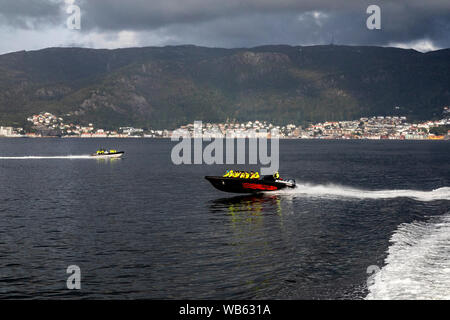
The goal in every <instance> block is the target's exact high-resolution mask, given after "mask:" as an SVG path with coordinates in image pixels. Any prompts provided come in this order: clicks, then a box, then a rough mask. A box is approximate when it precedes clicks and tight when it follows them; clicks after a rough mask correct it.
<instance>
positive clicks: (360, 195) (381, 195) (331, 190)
mask: <svg viewBox="0 0 450 320" xmlns="http://www.w3.org/2000/svg"><path fill="white" fill-rule="evenodd" d="M279 193H280V194H288V195H294V196H306V197H320V198H334V199H340V198H354V199H392V198H411V199H415V200H419V201H434V200H450V187H443V188H439V189H435V190H431V191H420V190H364V189H357V188H352V187H348V186H341V185H336V184H326V185H314V184H308V183H297V186H296V187H295V188H294V189H284V190H282V191H279Z"/></svg>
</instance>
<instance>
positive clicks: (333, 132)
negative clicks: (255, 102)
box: [0, 107, 450, 140]
mask: <svg viewBox="0 0 450 320" xmlns="http://www.w3.org/2000/svg"><path fill="white" fill-rule="evenodd" d="M27 120H28V121H29V122H30V123H32V127H31V128H32V130H30V131H29V132H26V131H25V130H24V129H23V128H14V127H4V126H0V137H16V138H19V137H28V138H44V137H61V138H170V137H171V136H172V133H173V132H174V131H173V130H152V129H142V128H133V127H120V128H118V129H117V130H105V129H101V128H96V127H95V125H94V124H92V123H90V124H88V125H87V126H82V125H79V124H73V123H68V124H67V123H65V122H64V119H63V118H61V117H58V116H55V115H53V114H51V113H49V112H42V113H39V114H36V115H33V116H31V117H28V118H27ZM194 127H195V125H194V124H188V125H184V126H181V127H180V128H178V129H176V130H183V131H184V132H185V133H186V132H187V133H188V134H189V135H190V136H191V137H195V136H196V134H198V133H199V132H198V131H199V129H196V130H194ZM273 129H276V130H277V131H278V132H279V138H281V139H368V140H380V139H389V140H449V138H450V107H445V108H444V110H443V118H442V119H440V120H435V121H425V122H421V123H410V122H408V121H407V118H406V117H405V116H378V117H363V118H360V119H358V120H352V121H325V122H320V123H315V124H310V125H308V126H306V127H301V126H297V125H295V124H289V125H285V126H277V125H273V124H271V123H269V122H267V121H258V120H256V121H247V122H244V123H239V122H236V121H230V122H226V123H202V129H201V130H202V133H206V132H207V133H210V132H215V133H217V134H218V136H232V137H246V136H249V135H250V134H251V135H252V136H256V137H264V138H271V136H270V132H271V130H273Z"/></svg>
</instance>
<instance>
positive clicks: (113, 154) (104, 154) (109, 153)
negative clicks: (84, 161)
mask: <svg viewBox="0 0 450 320" xmlns="http://www.w3.org/2000/svg"><path fill="white" fill-rule="evenodd" d="M124 153H125V152H124V151H117V150H105V149H99V150H97V152H96V153H93V154H91V156H92V157H94V158H98V159H106V158H120V157H121V156H123V154H124Z"/></svg>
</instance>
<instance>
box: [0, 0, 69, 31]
mask: <svg viewBox="0 0 450 320" xmlns="http://www.w3.org/2000/svg"><path fill="white" fill-rule="evenodd" d="M60 18H61V2H58V1H51V0H41V1H39V0H38V1H30V0H0V25H2V24H3V25H5V24H6V25H8V26H11V27H14V28H23V29H29V28H38V27H39V26H42V25H48V24H55V23H58V21H60Z"/></svg>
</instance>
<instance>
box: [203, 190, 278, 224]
mask: <svg viewBox="0 0 450 320" xmlns="http://www.w3.org/2000/svg"><path fill="white" fill-rule="evenodd" d="M211 211H212V212H218V211H219V212H224V211H225V212H227V213H228V214H230V215H231V216H232V218H233V219H234V220H236V219H237V221H239V220H242V219H243V218H245V219H244V220H245V221H248V222H251V221H252V220H253V219H252V217H261V216H262V215H263V214H265V213H268V214H273V213H276V214H278V215H280V216H281V213H282V209H281V199H280V196H278V195H266V194H256V195H244V196H236V197H231V198H221V199H217V200H214V201H213V202H212V205H211Z"/></svg>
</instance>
